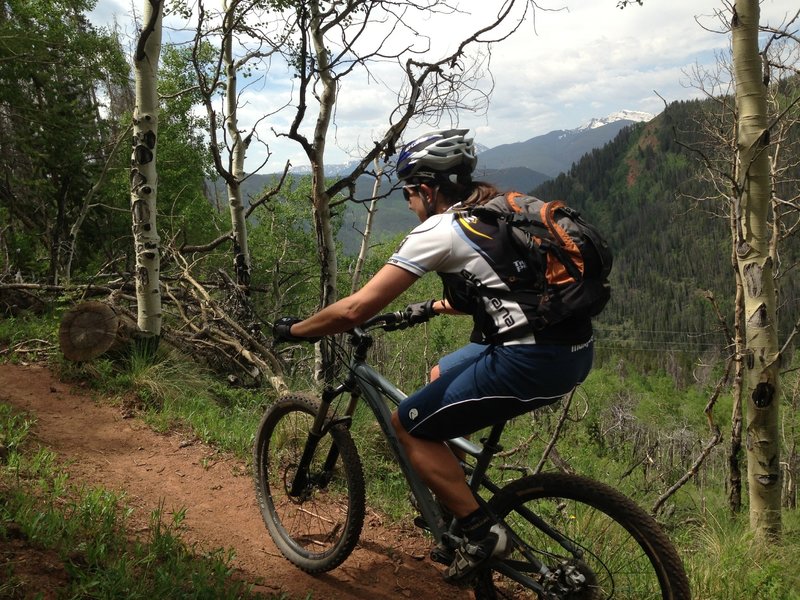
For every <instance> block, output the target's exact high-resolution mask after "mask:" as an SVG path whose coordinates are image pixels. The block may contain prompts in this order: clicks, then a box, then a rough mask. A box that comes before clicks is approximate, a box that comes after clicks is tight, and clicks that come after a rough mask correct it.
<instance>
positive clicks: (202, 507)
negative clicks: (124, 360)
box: [0, 364, 472, 600]
mask: <svg viewBox="0 0 800 600" xmlns="http://www.w3.org/2000/svg"><path fill="white" fill-rule="evenodd" d="M0 402H3V403H6V404H10V405H12V406H14V407H16V408H17V409H20V410H23V411H27V412H28V413H31V414H32V415H34V416H35V418H36V425H35V427H34V430H33V439H34V441H36V442H38V443H39V444H41V445H43V446H46V447H49V448H51V449H52V450H53V451H54V452H56V453H57V455H58V457H59V460H60V461H62V462H63V463H64V465H65V469H66V470H67V471H68V472H69V475H70V478H71V480H72V481H73V482H82V483H85V484H87V485H88V486H91V487H103V488H104V489H107V490H110V491H114V492H124V493H125V495H126V502H127V503H128V504H129V505H130V506H131V507H132V508H133V509H134V514H133V516H132V517H131V520H130V521H129V525H130V526H131V530H133V531H135V532H139V533H141V532H144V531H146V528H147V522H148V517H149V515H150V513H151V511H153V510H155V509H157V508H158V507H159V506H160V505H162V504H163V509H164V511H165V512H166V513H168V514H167V515H166V519H167V520H168V519H169V514H171V513H172V512H173V511H178V510H180V509H186V518H185V520H184V522H183V526H182V531H181V536H182V537H183V539H184V540H185V541H187V542H188V543H190V544H191V543H196V544H197V545H198V546H199V548H202V549H204V550H213V549H217V548H225V549H229V548H232V549H233V550H234V551H235V553H236V556H235V558H234V560H233V566H234V567H235V569H236V571H237V575H238V576H240V577H241V578H243V579H244V580H245V581H247V582H249V583H250V584H252V585H253V587H254V591H256V592H260V593H263V594H265V595H268V594H273V593H274V594H286V597H287V598H288V599H291V600H301V599H306V598H309V599H313V600H345V599H351V598H353V599H363V600H381V599H393V598H400V599H403V598H412V599H414V600H427V599H429V598H436V599H437V600H448V599H466V598H471V597H472V594H471V592H468V591H464V590H459V589H457V588H455V587H452V586H450V585H448V584H446V583H445V582H444V581H443V580H442V577H441V568H442V567H440V566H439V565H436V564H435V563H432V562H431V560H430V559H429V558H428V550H429V548H430V544H431V541H430V538H427V537H425V536H424V535H423V534H422V533H421V532H419V530H417V529H415V528H414V527H413V525H411V524H408V525H406V526H400V527H397V526H392V527H389V526H387V525H386V524H385V523H384V522H383V520H382V519H381V517H380V516H379V515H377V514H376V513H374V512H371V511H369V512H368V514H367V518H366V521H365V524H364V531H363V533H362V535H361V540H360V542H359V545H358V546H357V547H356V550H355V551H354V552H353V554H352V555H351V556H350V558H348V559H347V560H346V561H345V562H344V564H343V565H341V566H340V567H339V568H337V569H335V570H334V571H332V572H330V573H326V574H323V575H317V576H311V575H307V574H306V573H303V572H302V571H300V570H299V569H297V568H296V567H294V566H293V565H292V564H291V563H289V562H288V561H286V560H285V559H284V558H283V556H281V554H280V553H279V552H278V550H277V549H276V548H275V546H274V544H273V543H272V540H271V539H270V537H269V535H268V534H267V530H266V527H265V526H264V523H263V521H262V520H261V515H260V513H259V510H258V506H257V503H256V500H255V492H254V489H253V484H252V479H251V476H250V472H249V470H248V469H247V467H246V466H245V464H244V463H243V462H241V461H239V460H236V459H234V458H231V457H228V456H223V455H221V454H220V453H218V452H216V451H215V450H214V449H212V448H210V447H208V446H205V445H203V444H201V443H199V442H198V441H196V440H193V439H190V438H187V437H186V436H185V435H183V434H170V435H160V434H158V433H155V432H153V431H152V430H150V429H149V428H148V427H147V426H146V425H145V424H143V423H142V422H141V421H139V420H137V419H135V418H126V415H124V414H123V411H122V409H121V408H120V407H118V406H112V405H110V404H106V403H103V402H95V401H94V400H93V398H92V396H91V395H90V394H89V393H88V392H87V391H86V390H82V389H80V388H79V387H76V386H73V385H71V384H65V383H62V382H61V381H59V380H58V379H57V378H55V377H54V376H53V374H52V373H51V372H50V371H49V370H48V369H47V368H44V367H42V366H36V365H27V366H20V365H10V364H2V365H0ZM3 554H4V553H3V552H0V558H2V555H3ZM40 565H41V566H40V568H38V569H37V568H31V567H33V565H28V568H26V567H25V565H18V566H17V567H15V573H16V574H17V576H18V577H25V578H26V579H27V578H28V577H31V578H33V579H30V580H29V581H30V588H29V589H28V590H27V591H28V592H34V593H35V592H41V593H42V594H43V597H45V598H50V597H55V595H56V594H57V588H58V586H59V584H60V582H59V580H60V577H58V576H57V575H55V576H54V575H53V573H52V566H51V568H50V570H49V571H48V569H47V568H45V567H46V566H47V565H46V564H43V563H41V562H40ZM37 588H40V589H37ZM33 595H34V594H31V597H32V596H33Z"/></svg>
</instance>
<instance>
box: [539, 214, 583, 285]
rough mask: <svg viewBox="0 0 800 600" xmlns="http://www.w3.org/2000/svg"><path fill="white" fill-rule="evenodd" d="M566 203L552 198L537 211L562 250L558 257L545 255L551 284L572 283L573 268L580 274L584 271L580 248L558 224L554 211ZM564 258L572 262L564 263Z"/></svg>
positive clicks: (548, 278) (573, 278) (573, 277)
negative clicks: (569, 263)
mask: <svg viewBox="0 0 800 600" xmlns="http://www.w3.org/2000/svg"><path fill="white" fill-rule="evenodd" d="M565 206H566V205H565V204H564V203H563V202H562V201H561V200H554V201H553V202H547V203H546V204H544V205H543V206H542V208H541V210H540V211H539V214H540V216H541V218H542V223H544V224H545V226H546V227H547V229H548V230H549V231H550V233H551V234H552V235H553V236H554V237H555V238H556V239H557V240H558V243H559V244H560V246H561V250H562V252H559V254H560V257H559V258H560V259H561V260H559V259H557V258H556V257H555V256H553V255H551V254H549V253H548V255H547V281H549V282H550V283H552V284H556V285H560V284H564V283H572V282H574V281H576V280H577V278H576V277H575V275H574V274H573V273H574V269H577V270H578V272H579V273H580V274H583V272H584V266H583V255H582V254H581V251H580V248H578V245H577V244H576V243H575V240H573V239H572V236H571V235H570V234H569V233H568V232H567V231H566V230H565V229H564V228H563V227H561V225H559V224H558V220H557V219H556V217H555V213H556V211H557V210H559V209H560V208H564V207H565ZM564 255H566V256H564ZM565 260H569V261H571V262H572V265H566V264H564V261H565ZM570 266H572V267H573V269H572V270H573V273H570V268H569V267H570Z"/></svg>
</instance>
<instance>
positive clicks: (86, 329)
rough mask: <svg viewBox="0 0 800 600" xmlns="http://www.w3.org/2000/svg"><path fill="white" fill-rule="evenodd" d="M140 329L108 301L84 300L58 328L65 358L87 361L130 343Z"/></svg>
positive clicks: (62, 320) (66, 316)
mask: <svg viewBox="0 0 800 600" xmlns="http://www.w3.org/2000/svg"><path fill="white" fill-rule="evenodd" d="M136 331H138V328H137V326H136V324H135V323H133V322H132V321H131V320H130V319H128V318H127V317H125V316H123V315H121V314H119V313H118V312H117V311H116V310H114V307H113V306H111V305H109V304H106V303H105V302H95V301H91V302H83V303H81V304H79V305H77V306H75V307H74V308H71V309H70V310H68V311H67V312H66V313H65V314H64V316H63V317H62V318H61V325H60V327H59V331H58V339H59V344H60V346H61V352H63V354H64V358H66V359H67V360H71V361H75V362H83V361H87V360H92V359H93V358H97V357H98V356H101V355H103V354H106V353H107V352H111V351H113V350H116V349H119V348H121V347H124V346H127V345H128V344H130V341H131V339H132V338H133V337H134V335H135V333H136Z"/></svg>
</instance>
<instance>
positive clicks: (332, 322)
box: [290, 265, 418, 337]
mask: <svg viewBox="0 0 800 600" xmlns="http://www.w3.org/2000/svg"><path fill="white" fill-rule="evenodd" d="M417 279H418V278H417V276H416V275H414V274H413V273H410V272H409V271H406V270H405V269H402V268H400V267H397V266H394V265H385V266H384V267H383V268H382V269H381V270H380V271H378V272H377V273H376V274H375V275H374V276H373V277H372V279H370V280H369V281H368V282H367V283H366V284H365V285H364V287H362V288H361V289H360V290H358V291H357V292H355V293H354V294H351V295H349V296H347V297H346V298H342V299H341V300H339V301H338V302H334V303H333V304H331V305H330V306H327V307H325V308H323V309H322V310H321V311H319V312H318V313H316V314H314V315H311V316H310V317H309V318H307V319H305V320H304V321H300V322H299V323H295V324H294V325H292V328H291V330H290V331H291V333H292V335H296V336H299V337H319V336H323V335H331V334H334V333H341V332H343V331H348V330H350V329H352V328H353V327H355V326H356V325H360V324H361V323H363V322H364V321H366V320H367V319H369V318H370V317H372V316H374V315H376V314H378V312H379V311H380V310H381V309H382V308H384V307H385V306H386V305H388V304H389V303H390V302H391V301H392V300H394V299H395V298H397V297H398V296H399V295H400V294H402V293H403V292H404V291H406V290H407V289H408V288H409V287H411V284H413V283H414V282H415V281H416V280H417Z"/></svg>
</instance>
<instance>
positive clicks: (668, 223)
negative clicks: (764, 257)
mask: <svg viewBox="0 0 800 600" xmlns="http://www.w3.org/2000/svg"><path fill="white" fill-rule="evenodd" d="M707 108H708V105H707V103H704V102H701V101H696V102H679V103H673V104H671V105H670V106H669V107H668V108H667V109H666V110H665V111H664V112H663V113H662V114H660V115H659V116H658V117H656V118H655V119H654V120H652V121H650V122H649V123H647V124H638V125H635V126H631V127H628V128H626V129H624V130H622V131H621V132H620V134H619V135H618V136H617V137H616V138H615V139H614V140H613V141H612V142H610V143H609V144H607V145H606V146H604V147H603V148H602V149H598V150H594V151H592V152H590V153H589V154H587V155H585V156H584V157H583V158H582V159H581V160H580V161H579V162H578V163H577V164H576V165H574V166H573V168H572V169H570V171H569V172H568V173H563V174H561V175H559V176H558V177H556V178H555V179H552V180H549V181H547V182H545V183H543V184H542V185H540V186H539V187H537V188H536V189H534V190H533V194H534V195H537V196H539V197H541V198H543V199H547V200H553V199H557V198H561V199H566V200H567V201H568V203H569V204H570V205H572V206H574V207H576V208H578V209H579V210H581V211H582V212H583V213H584V215H585V216H587V217H588V218H589V219H591V220H592V221H594V222H595V223H597V224H598V225H599V226H600V228H601V229H602V231H603V232H605V233H606V234H607V236H608V239H609V241H610V243H611V246H612V248H613V250H614V254H615V262H614V270H613V274H612V282H613V296H612V300H611V302H610V303H609V305H608V307H607V309H606V311H605V312H604V313H603V314H602V315H601V317H600V318H599V319H598V320H597V324H598V328H597V329H598V338H599V342H600V343H599V346H600V348H602V349H604V352H603V355H606V356H607V355H610V354H612V353H617V352H618V351H623V350H624V351H625V352H624V353H623V354H624V356H626V357H627V358H628V360H634V361H636V363H637V364H639V365H641V366H658V367H664V368H668V369H670V370H674V367H675V366H680V365H681V364H682V365H683V366H684V373H683V374H684V375H685V374H686V373H685V369H687V368H689V367H690V365H691V364H692V362H694V361H696V359H697V357H698V355H710V356H714V355H718V354H720V353H722V352H723V346H724V344H725V341H724V338H723V336H721V335H720V334H719V331H720V324H719V322H718V319H717V318H716V316H715V313H714V310H713V308H712V305H711V303H710V302H709V300H708V299H707V297H706V296H707V292H711V293H713V295H714V298H715V299H716V301H717V303H718V305H719V307H720V309H721V310H722V314H724V315H725V316H726V317H727V318H728V322H729V324H730V323H731V322H732V307H733V299H734V292H735V282H734V271H733V266H732V263H731V258H730V256H731V232H730V223H729V220H728V218H727V217H726V216H725V214H726V211H727V210H728V209H727V207H726V206H724V205H723V204H722V203H721V201H719V200H714V199H713V198H714V196H715V191H714V189H713V188H711V187H710V186H709V185H708V184H706V183H704V182H702V181H701V179H700V175H701V167H702V163H701V162H700V156H699V155H698V154H697V153H695V152H693V151H691V150H690V149H689V148H688V147H690V146H694V145H696V144H697V143H698V142H699V138H700V136H701V132H699V131H697V129H696V128H695V127H694V124H695V123H696V122H697V121H698V120H699V119H698V116H699V113H700V111H703V110H706V109H707ZM698 198H699V199H707V200H702V201H698V200H697V199H698ZM787 259H788V257H787ZM780 283H781V296H782V298H783V299H784V303H783V306H782V321H781V325H782V333H783V334H784V335H785V334H786V333H787V329H790V328H791V326H792V324H793V323H794V322H795V321H796V320H797V318H798V308H799V307H800V305H798V300H797V298H798V295H799V294H800V282H798V280H797V277H787V278H783V279H782V280H781V282H780ZM628 350H629V351H628ZM675 374H677V373H675Z"/></svg>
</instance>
